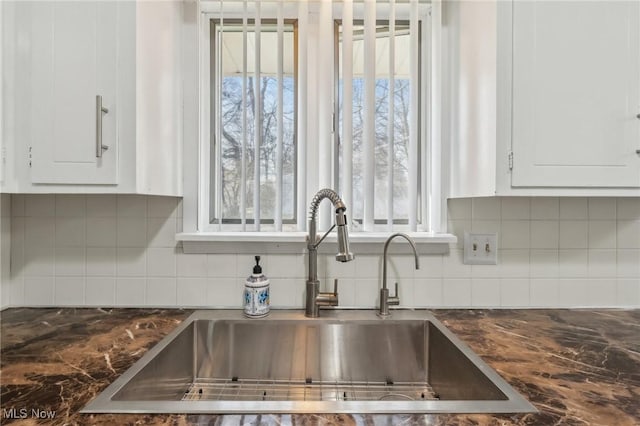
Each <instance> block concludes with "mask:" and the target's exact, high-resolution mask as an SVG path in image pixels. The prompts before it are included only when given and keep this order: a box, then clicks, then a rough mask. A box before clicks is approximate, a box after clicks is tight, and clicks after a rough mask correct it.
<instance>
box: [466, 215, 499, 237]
mask: <svg viewBox="0 0 640 426" xmlns="http://www.w3.org/2000/svg"><path fill="white" fill-rule="evenodd" d="M471 230H472V231H473V232H475V233H477V234H497V235H498V237H500V221H499V220H476V219H474V220H473V221H472V222H471Z"/></svg>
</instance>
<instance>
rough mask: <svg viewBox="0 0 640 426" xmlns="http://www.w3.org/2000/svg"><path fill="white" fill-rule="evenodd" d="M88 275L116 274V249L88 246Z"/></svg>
mask: <svg viewBox="0 0 640 426" xmlns="http://www.w3.org/2000/svg"><path fill="white" fill-rule="evenodd" d="M87 276H106V277H115V276H116V249H115V248H113V247H87Z"/></svg>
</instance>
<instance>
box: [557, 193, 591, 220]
mask: <svg viewBox="0 0 640 426" xmlns="http://www.w3.org/2000/svg"><path fill="white" fill-rule="evenodd" d="M588 217H589V215H588V208H587V199H586V198H582V197H580V198H570V197H561V198H560V219H561V220H574V219H587V218H588Z"/></svg>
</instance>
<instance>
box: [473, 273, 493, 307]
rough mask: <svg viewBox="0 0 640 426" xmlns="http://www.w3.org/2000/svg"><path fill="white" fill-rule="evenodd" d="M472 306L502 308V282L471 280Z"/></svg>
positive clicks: (480, 279)
mask: <svg viewBox="0 0 640 426" xmlns="http://www.w3.org/2000/svg"><path fill="white" fill-rule="evenodd" d="M471 305H472V306H476V307H484V308H495V307H499V306H500V280H499V279H494V278H489V279H483V278H473V279H472V280H471Z"/></svg>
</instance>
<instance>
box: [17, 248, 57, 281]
mask: <svg viewBox="0 0 640 426" xmlns="http://www.w3.org/2000/svg"><path fill="white" fill-rule="evenodd" d="M48 250H50V249H48ZM9 257H10V262H11V263H10V265H11V267H10V269H11V271H10V272H11V278H17V277H23V276H24V274H25V266H26V265H25V256H24V250H22V249H21V250H16V249H12V250H11V253H10V254H9Z"/></svg>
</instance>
